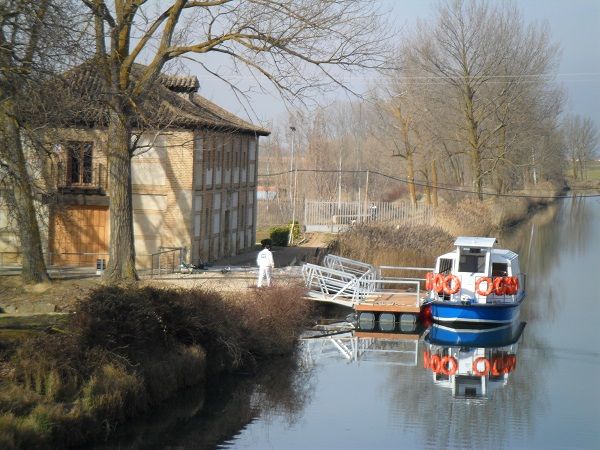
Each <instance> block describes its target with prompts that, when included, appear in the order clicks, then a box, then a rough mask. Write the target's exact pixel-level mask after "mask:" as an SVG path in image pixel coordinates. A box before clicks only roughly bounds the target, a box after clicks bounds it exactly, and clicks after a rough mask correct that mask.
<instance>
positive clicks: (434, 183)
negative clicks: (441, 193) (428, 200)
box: [431, 159, 438, 207]
mask: <svg viewBox="0 0 600 450" xmlns="http://www.w3.org/2000/svg"><path fill="white" fill-rule="evenodd" d="M431 184H432V188H431V193H432V194H433V206H434V207H437V206H438V190H437V184H438V177H437V165H436V164H435V159H432V160H431Z"/></svg>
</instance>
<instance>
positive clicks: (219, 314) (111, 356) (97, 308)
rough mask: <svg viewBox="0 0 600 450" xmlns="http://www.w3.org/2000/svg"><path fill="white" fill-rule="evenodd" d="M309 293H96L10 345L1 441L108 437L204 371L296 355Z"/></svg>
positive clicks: (54, 443) (68, 442)
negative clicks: (60, 321) (66, 316)
mask: <svg viewBox="0 0 600 450" xmlns="http://www.w3.org/2000/svg"><path fill="white" fill-rule="evenodd" d="M302 294H303V289H302V288H301V287H285V288H276V289H268V290H253V291H250V292H248V293H246V294H244V295H243V296H242V295H238V296H231V297H223V296H221V295H219V294H217V293H215V292H206V291H202V290H175V289H159V288H154V287H145V288H107V287H101V288H98V289H96V290H94V291H92V292H91V293H90V295H89V296H88V297H87V298H85V299H83V300H81V301H79V303H78V304H77V305H76V306H75V313H74V314H73V316H72V317H71V319H70V320H69V321H68V322H67V323H66V324H65V325H64V328H56V327H54V328H53V329H52V330H51V332H49V333H41V334H39V335H38V336H37V337H35V338H32V339H28V340H26V341H25V342H24V343H23V344H21V345H19V346H18V347H16V348H4V349H3V352H2V362H1V366H0V374H1V375H2V377H1V379H2V382H0V448H7V449H10V448H33V447H35V448H39V447H67V446H74V445H80V444H83V443H85V442H89V441H90V440H95V439H102V438H105V437H107V436H108V435H110V434H111V433H112V432H113V431H114V430H115V429H116V428H117V426H119V425H120V424H122V423H123V422H125V421H127V420H128V419H130V418H132V417H135V416H138V415H141V414H143V413H145V412H146V411H149V410H151V409H152V408H153V407H155V406H156V405H158V404H160V403H161V402H163V401H164V400H165V399H167V398H169V397H171V396H172V395H173V394H174V393H175V392H176V391H178V390H180V389H182V388H185V387H187V386H193V385H198V384H200V383H202V382H203V381H204V380H206V379H207V378H206V377H209V379H211V377H212V376H214V375H216V374H219V373H222V372H223V371H233V370H236V369H239V368H241V367H248V366H251V365H252V364H254V363H256V362H257V361H260V360H261V359H267V358H271V357H274V356H278V355H284V354H287V353H290V352H291V351H292V350H293V348H294V345H295V342H296V337H297V335H298V333H299V331H300V330H301V328H302V327H303V326H304V324H305V321H306V320H307V317H308V314H309V310H308V309H309V306H308V305H307V304H306V303H305V302H304V301H302V300H301V296H302ZM242 297H243V298H242Z"/></svg>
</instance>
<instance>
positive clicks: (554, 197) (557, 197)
mask: <svg viewBox="0 0 600 450" xmlns="http://www.w3.org/2000/svg"><path fill="white" fill-rule="evenodd" d="M296 170H297V172H309V173H340V172H341V173H354V174H357V173H367V172H369V173H370V174H373V175H379V176H382V177H384V178H388V179H390V180H394V181H398V182H400V183H404V184H413V185H415V186H421V187H428V188H434V189H439V190H442V191H450V192H460V193H462V194H473V195H479V194H480V193H479V192H477V191H473V190H469V189H465V188H464V187H462V186H450V185H439V184H430V183H423V182H420V181H410V180H407V179H406V178H398V177H394V176H393V175H388V174H386V173H382V172H379V171H377V170H335V169H296ZM291 172H293V171H291V170H285V171H282V172H276V173H268V174H259V175H258V176H259V177H263V178H269V177H275V176H280V175H286V174H289V173H291ZM590 189H593V188H590ZM590 189H571V191H572V192H579V191H589V190H590ZM481 195H487V196H491V197H509V198H543V199H549V200H560V199H567V198H572V195H531V194H502V193H497V192H485V191H484V192H481ZM578 197H579V198H596V197H600V194H584V195H578Z"/></svg>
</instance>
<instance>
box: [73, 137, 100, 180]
mask: <svg viewBox="0 0 600 450" xmlns="http://www.w3.org/2000/svg"><path fill="white" fill-rule="evenodd" d="M93 147H94V145H93V144H92V143H91V142H69V143H68V144H67V174H68V181H69V183H70V184H91V183H92V157H93Z"/></svg>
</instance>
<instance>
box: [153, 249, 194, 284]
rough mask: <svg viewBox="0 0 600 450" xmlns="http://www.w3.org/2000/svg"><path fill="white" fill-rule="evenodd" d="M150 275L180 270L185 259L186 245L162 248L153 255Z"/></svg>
mask: <svg viewBox="0 0 600 450" xmlns="http://www.w3.org/2000/svg"><path fill="white" fill-rule="evenodd" d="M151 260H152V262H151V267H150V277H151V278H152V277H154V276H155V275H158V276H160V275H165V274H170V273H175V272H179V271H180V270H181V264H182V263H183V262H184V261H185V247H176V248H169V249H165V250H161V251H159V252H156V253H152V255H151Z"/></svg>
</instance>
